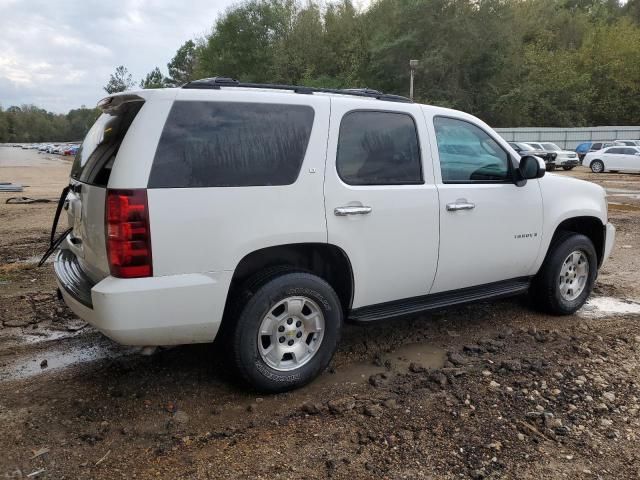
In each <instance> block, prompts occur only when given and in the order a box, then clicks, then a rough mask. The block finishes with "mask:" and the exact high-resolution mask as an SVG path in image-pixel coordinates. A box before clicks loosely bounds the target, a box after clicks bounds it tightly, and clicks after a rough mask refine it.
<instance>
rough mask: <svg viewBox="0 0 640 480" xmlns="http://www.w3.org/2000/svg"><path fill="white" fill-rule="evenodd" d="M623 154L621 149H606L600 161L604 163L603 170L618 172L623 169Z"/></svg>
mask: <svg viewBox="0 0 640 480" xmlns="http://www.w3.org/2000/svg"><path fill="white" fill-rule="evenodd" d="M623 152H624V148H623V147H613V148H608V149H607V150H606V151H605V152H604V153H603V154H602V160H603V161H604V164H605V168H606V169H607V170H619V169H622V168H624V158H623V157H624V154H623Z"/></svg>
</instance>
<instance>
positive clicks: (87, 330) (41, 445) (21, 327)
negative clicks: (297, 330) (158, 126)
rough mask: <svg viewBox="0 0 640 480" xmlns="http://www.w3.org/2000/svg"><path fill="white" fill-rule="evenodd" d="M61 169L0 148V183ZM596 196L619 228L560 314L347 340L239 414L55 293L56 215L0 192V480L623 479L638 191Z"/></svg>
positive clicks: (617, 183)
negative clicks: (108, 333)
mask: <svg viewBox="0 0 640 480" xmlns="http://www.w3.org/2000/svg"><path fill="white" fill-rule="evenodd" d="M69 168H70V163H69V162H68V161H66V160H61V159H60V158H53V157H51V156H47V155H42V154H37V153H36V152H33V151H24V150H20V149H16V148H8V147H0V181H2V180H4V181H16V182H22V183H24V184H25V185H29V187H27V188H26V189H25V192H24V193H23V195H27V196H30V197H38V198H56V197H57V196H58V192H59V191H60V190H61V189H62V187H63V186H64V185H65V183H66V180H67V175H68V172H69ZM557 174H558V175H570V176H574V177H578V178H583V179H585V180H590V181H594V182H596V183H599V184H600V185H603V186H604V187H606V188H607V189H608V192H609V195H610V196H609V200H610V207H609V216H610V219H611V221H612V222H613V223H614V224H615V225H616V227H617V229H618V239H617V244H616V247H615V250H614V252H613V255H612V257H611V259H610V261H609V262H608V263H607V265H606V266H605V267H604V269H603V270H602V271H601V273H600V276H599V280H598V284H597V287H596V290H595V292H594V295H593V298H592V300H591V301H590V302H589V303H588V304H587V305H586V306H585V307H584V308H583V309H582V310H581V311H580V312H579V313H578V314H576V315H574V316H570V317H550V316H546V315H542V314H539V313H537V312H536V311H535V310H534V309H532V308H531V306H530V305H528V303H527V300H526V298H516V299H510V300H504V301H495V302H487V303H482V304H477V305H473V306H469V307H463V308H457V309H454V310H448V311H446V312H437V313H434V314H430V315H424V316H418V317H412V318H405V319H398V320H394V321H389V322H385V323H380V324H376V325H372V326H369V327H358V326H347V328H346V329H345V331H344V335H343V341H342V343H341V347H340V350H339V352H338V353H337V355H336V357H335V359H334V361H333V363H332V365H331V367H330V368H329V370H328V371H327V372H325V373H324V374H323V375H322V377H321V378H319V379H318V380H317V381H315V382H314V383H313V384H311V385H309V386H307V387H305V388H303V389H301V390H298V391H296V392H292V393H287V394H280V395H274V396H263V397H257V396H256V395H255V394H253V393H251V392H247V391H244V390H242V389H240V388H239V387H237V386H236V385H235V384H234V383H233V382H232V381H231V379H229V378H227V377H226V376H225V370H224V368H223V366H222V365H221V364H220V361H219V359H218V358H217V357H216V355H215V353H214V352H213V351H212V349H211V347H209V346H206V345H196V346H185V347H178V348H173V349H165V350H160V351H158V352H157V353H155V354H153V355H150V356H143V355H141V354H140V352H139V351H138V350H137V349H132V348H127V347H121V346H118V345H116V344H114V343H113V342H111V341H110V340H108V339H106V338H105V337H103V336H102V335H101V334H100V333H98V332H97V331H95V330H93V329H92V328H91V327H89V326H86V325H85V324H84V323H83V322H82V321H80V320H79V319H77V318H75V317H74V315H73V314H72V313H71V312H70V311H69V310H68V309H67V308H66V307H65V306H64V305H63V304H61V303H60V302H59V301H58V300H57V298H56V295H55V283H54V280H53V272H52V268H51V265H50V264H49V265H47V266H45V267H43V268H37V267H36V266H35V262H36V261H37V260H36V259H37V258H38V256H39V255H40V254H41V253H42V252H43V251H44V250H45V249H46V244H47V241H48V233H49V232H48V229H49V226H50V223H51V218H52V216H53V212H54V210H55V203H49V204H32V205H6V204H5V203H4V200H5V198H8V197H10V196H15V195H16V194H0V478H12V479H26V478H51V479H62V478H67V479H75V478H87V479H89V478H91V479H114V478H184V479H214V478H238V479H240V478H263V479H273V478H287V479H288V478H305V479H316V478H337V479H341V478H348V479H350V480H354V479H364V478H388V479H418V478H420V479H436V478H437V479H441V478H444V479H452V478H474V479H481V478H521V479H548V478H571V479H574V478H578V479H591V478H594V479H595V478H616V479H617V478H625V479H630V478H640V449H639V448H638V445H640V413H639V409H640V399H639V397H640V377H639V374H640V324H639V323H638V320H639V319H640V303H637V302H638V301H640V282H638V280H639V279H640V258H639V256H638V253H637V252H638V250H639V249H640V235H639V234H640V175H624V174H601V175H594V174H591V173H590V172H588V171H587V169H585V168H582V167H580V168H579V169H577V170H575V171H572V172H563V171H560V172H559V173H557Z"/></svg>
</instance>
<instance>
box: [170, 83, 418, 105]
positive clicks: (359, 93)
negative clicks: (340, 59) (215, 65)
mask: <svg viewBox="0 0 640 480" xmlns="http://www.w3.org/2000/svg"><path fill="white" fill-rule="evenodd" d="M220 87H241V88H242V87H244V88H265V89H272V90H290V91H292V92H295V93H301V94H307V95H310V94H313V93H335V94H338V95H353V96H356V97H367V98H376V99H378V100H386V101H389V102H403V103H412V101H411V100H410V99H408V98H407V97H402V96H400V95H391V94H388V93H382V92H379V91H378V90H372V89H370V88H315V87H305V86H302V85H280V84H277V83H243V82H239V81H238V80H234V79H233V78H227V77H212V78H203V79H200V80H193V81H191V82H189V83H186V84H184V85H183V86H182V88H192V89H213V90H219V89H220Z"/></svg>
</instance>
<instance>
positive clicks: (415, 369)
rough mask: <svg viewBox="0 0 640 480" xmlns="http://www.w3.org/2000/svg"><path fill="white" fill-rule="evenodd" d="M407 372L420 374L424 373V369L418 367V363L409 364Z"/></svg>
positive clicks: (420, 366)
mask: <svg viewBox="0 0 640 480" xmlns="http://www.w3.org/2000/svg"><path fill="white" fill-rule="evenodd" d="M409 371H410V372H411V373H422V372H424V371H426V368H424V367H423V366H422V365H420V364H419V363H416V362H411V363H410V364H409Z"/></svg>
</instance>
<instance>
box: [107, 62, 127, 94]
mask: <svg viewBox="0 0 640 480" xmlns="http://www.w3.org/2000/svg"><path fill="white" fill-rule="evenodd" d="M134 86H135V82H134V81H133V77H132V76H131V74H130V73H129V70H127V69H126V68H125V67H124V66H123V65H120V66H119V67H117V68H116V70H115V72H114V73H112V74H111V76H110V77H109V81H108V82H107V84H106V85H105V86H104V91H105V92H107V93H108V94H112V93H118V92H124V91H125V90H130V89H131V88H133V87H134Z"/></svg>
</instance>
